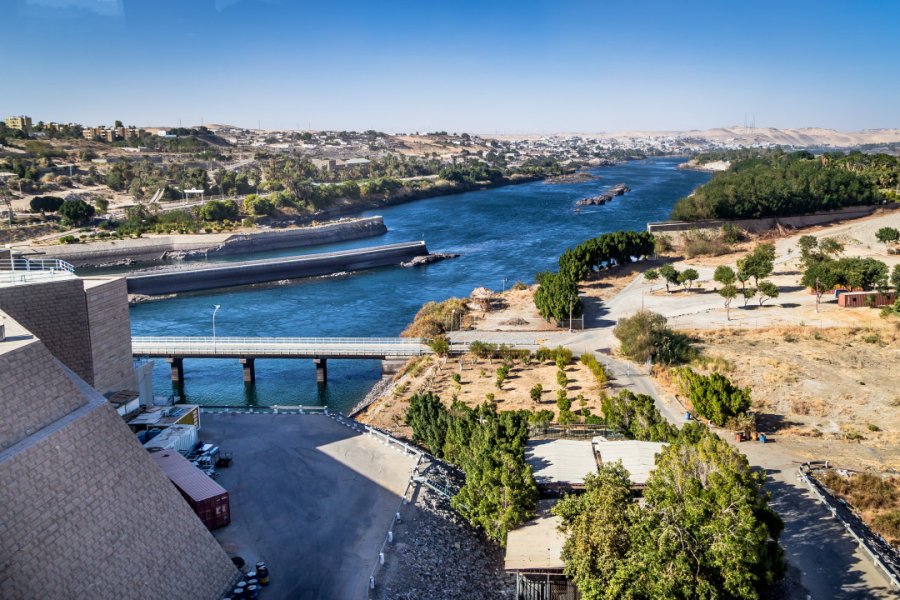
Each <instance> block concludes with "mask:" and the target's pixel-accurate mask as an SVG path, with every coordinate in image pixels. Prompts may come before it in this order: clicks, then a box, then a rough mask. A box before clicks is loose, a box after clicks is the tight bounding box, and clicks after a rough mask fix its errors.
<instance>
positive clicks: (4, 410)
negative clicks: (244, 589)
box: [0, 270, 238, 599]
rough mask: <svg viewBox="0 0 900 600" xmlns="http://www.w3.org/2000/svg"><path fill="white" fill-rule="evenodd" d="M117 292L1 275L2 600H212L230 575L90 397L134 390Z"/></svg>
mask: <svg viewBox="0 0 900 600" xmlns="http://www.w3.org/2000/svg"><path fill="white" fill-rule="evenodd" d="M124 289H125V287H124V282H123V281H122V280H120V279H104V278H96V279H93V278H92V279H84V280H83V279H80V278H77V277H75V276H74V275H71V274H70V273H66V272H62V273H44V274H43V276H42V273H41V272H38V273H32V274H31V276H30V278H27V279H23V278H21V276H19V275H17V274H16V273H14V272H10V271H9V270H0V322H2V325H3V327H2V330H3V335H0V338H2V339H0V481H2V482H3V483H2V485H0V598H46V599H55V598H101V599H105V598H109V599H119V598H209V599H214V598H219V597H221V595H222V594H223V592H224V591H225V590H226V589H229V586H230V585H231V583H232V582H233V580H234V578H235V577H236V576H237V575H238V573H237V571H236V569H235V568H234V566H233V565H232V563H231V561H230V560H229V558H228V556H227V555H226V554H225V552H224V551H223V550H222V548H221V546H220V545H219V544H218V543H217V542H216V540H215V538H213V536H212V535H211V534H210V532H209V531H208V530H207V528H206V527H205V526H204V525H203V523H201V521H200V520H199V519H198V518H197V516H196V515H195V514H194V512H193V511H192V510H191V508H190V507H189V506H188V504H187V503H186V502H185V501H184V499H183V498H182V497H181V495H180V494H179V493H178V491H177V490H176V488H175V487H174V486H173V485H172V484H171V483H170V482H169V480H168V478H166V476H165V475H164V474H163V473H162V471H161V470H160V469H159V468H158V467H157V465H156V464H155V463H154V461H153V460H152V458H151V457H150V455H149V454H148V453H147V452H146V451H145V450H144V449H143V447H141V445H140V444H139V443H138V441H137V440H136V439H135V437H134V435H133V434H132V433H131V431H130V430H129V429H128V426H127V425H125V423H124V422H123V421H122V419H121V418H120V417H119V415H118V414H117V413H116V410H115V409H114V408H113V406H112V405H111V404H110V403H109V402H108V401H107V399H106V398H105V397H104V396H103V395H102V394H101V393H100V392H101V391H102V392H106V393H109V392H115V391H120V390H122V389H127V388H128V387H129V386H133V385H134V374H133V371H132V368H131V350H130V332H129V322H128V309H127V303H126V302H125V297H124ZM90 384H93V387H92V386H91V385H90ZM95 388H96V389H95ZM98 390H99V391H98Z"/></svg>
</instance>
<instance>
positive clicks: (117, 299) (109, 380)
mask: <svg viewBox="0 0 900 600" xmlns="http://www.w3.org/2000/svg"><path fill="white" fill-rule="evenodd" d="M0 310H3V311H5V312H6V313H8V314H9V316H11V317H12V318H13V319H15V320H16V321H18V322H19V323H21V324H22V325H23V326H24V327H25V328H26V329H28V330H29V331H31V332H32V333H34V334H35V335H36V336H37V337H38V338H40V340H41V341H42V342H43V343H44V345H45V346H46V347H47V349H48V350H50V352H51V353H52V354H53V356H55V357H56V358H58V359H59V360H60V361H62V362H63V364H65V365H66V366H67V367H69V368H70V369H72V370H73V371H75V373H76V374H77V375H78V376H79V377H81V378H82V379H84V380H85V381H87V382H88V383H89V384H91V385H93V386H94V387H95V388H96V389H97V390H99V391H100V392H101V393H103V394H105V393H107V392H118V391H122V390H136V389H137V383H136V382H135V377H134V368H133V363H132V358H131V324H130V323H131V322H130V320H129V315H128V292H127V290H126V283H125V280H124V279H122V278H108V277H104V278H100V277H97V278H89V279H77V278H73V279H66V280H60V281H50V282H42V283H31V284H25V285H16V286H8V287H0Z"/></svg>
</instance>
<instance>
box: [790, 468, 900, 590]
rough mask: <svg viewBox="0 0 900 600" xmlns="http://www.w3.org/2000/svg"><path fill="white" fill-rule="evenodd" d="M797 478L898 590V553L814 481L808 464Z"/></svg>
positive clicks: (899, 557) (899, 572)
mask: <svg viewBox="0 0 900 600" xmlns="http://www.w3.org/2000/svg"><path fill="white" fill-rule="evenodd" d="M797 477H798V478H799V479H800V480H801V481H802V482H803V483H805V484H806V486H807V487H808V488H809V489H810V491H811V492H812V493H813V495H814V496H815V497H816V498H818V499H819V501H820V502H821V503H822V504H824V505H825V507H826V508H828V510H830V511H831V515H832V516H833V517H834V518H835V519H837V520H838V522H839V523H840V524H841V525H843V526H844V529H846V530H847V533H849V534H850V536H851V537H852V538H853V539H854V540H856V543H857V544H859V546H860V548H862V549H863V550H864V551H865V553H866V554H868V555H869V558H871V559H872V562H874V563H875V566H876V567H878V568H879V569H880V570H881V571H882V572H883V573H884V574H885V576H886V577H887V578H888V580H889V581H890V582H891V585H892V586H894V587H895V588H898V589H900V556H898V554H897V552H896V550H894V549H893V548H892V547H891V546H890V545H889V544H888V543H887V542H885V541H884V540H883V539H882V538H880V537H878V536H876V535H875V534H874V533H872V531H871V530H870V529H869V528H868V526H866V524H865V523H863V521H862V519H860V518H859V516H858V515H856V514H855V513H854V512H853V510H851V509H850V507H849V506H847V505H846V504H845V503H842V502H841V501H839V500H837V499H835V498H834V496H832V495H831V493H830V492H828V490H827V489H825V487H824V486H822V485H821V484H820V483H819V482H818V481H816V479H815V476H814V475H812V472H811V469H810V468H809V466H807V465H803V466H801V467H800V469H799V470H798V471H797Z"/></svg>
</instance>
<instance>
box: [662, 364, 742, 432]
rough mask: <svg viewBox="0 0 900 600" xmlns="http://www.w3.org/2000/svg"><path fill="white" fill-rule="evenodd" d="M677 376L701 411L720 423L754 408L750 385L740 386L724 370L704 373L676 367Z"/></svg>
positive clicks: (711, 419) (705, 415)
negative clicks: (708, 373) (751, 405)
mask: <svg viewBox="0 0 900 600" xmlns="http://www.w3.org/2000/svg"><path fill="white" fill-rule="evenodd" d="M676 378H677V380H678V383H679V387H680V389H681V392H682V393H683V394H685V395H686V396H688V397H689V398H690V399H691V404H692V405H693V407H694V410H695V411H697V414H699V415H701V416H703V417H705V418H707V419H709V420H710V421H712V422H713V423H715V424H716V425H718V426H719V427H723V426H724V425H725V424H726V422H727V421H728V420H729V419H731V418H733V417H738V416H740V415H743V414H744V413H746V412H747V411H748V410H749V409H750V388H741V387H737V386H736V385H734V384H733V383H732V382H731V380H730V379H728V378H727V377H725V376H724V375H722V374H721V373H712V374H710V375H700V374H699V373H696V372H694V371H693V370H692V369H690V368H687V367H685V368H682V369H678V370H677V371H676Z"/></svg>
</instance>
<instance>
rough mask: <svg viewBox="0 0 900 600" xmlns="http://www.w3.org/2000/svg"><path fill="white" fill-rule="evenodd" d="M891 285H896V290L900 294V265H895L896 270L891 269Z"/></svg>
mask: <svg viewBox="0 0 900 600" xmlns="http://www.w3.org/2000/svg"><path fill="white" fill-rule="evenodd" d="M891 285H892V286H894V291H895V292H897V294H900V265H894V270H893V271H891Z"/></svg>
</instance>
